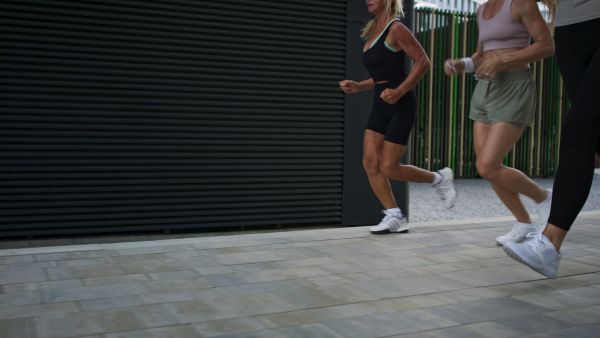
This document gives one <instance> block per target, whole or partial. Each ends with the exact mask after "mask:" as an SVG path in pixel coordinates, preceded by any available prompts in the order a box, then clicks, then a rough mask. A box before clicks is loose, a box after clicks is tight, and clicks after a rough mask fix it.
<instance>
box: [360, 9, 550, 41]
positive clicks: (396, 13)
mask: <svg viewBox="0 0 600 338" xmlns="http://www.w3.org/2000/svg"><path fill="white" fill-rule="evenodd" d="M383 1H384V2H385V12H386V13H388V14H389V15H390V16H391V17H394V18H397V19H401V18H403V17H404V10H403V8H402V0H383ZM542 1H556V0H542ZM367 3H368V1H367ZM555 8H556V7H555ZM375 27H377V18H374V19H372V20H371V21H369V22H367V25H366V26H365V28H363V32H362V34H361V35H360V37H361V38H363V39H365V40H367V39H369V37H371V35H373V32H374V31H375Z"/></svg>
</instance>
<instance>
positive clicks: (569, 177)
mask: <svg viewBox="0 0 600 338" xmlns="http://www.w3.org/2000/svg"><path fill="white" fill-rule="evenodd" d="M554 42H555V45H556V58H557V61H558V67H559V69H560V73H561V75H562V78H563V81H564V84H565V87H566V88H567V93H568V94H569V98H570V99H571V103H572V105H571V109H570V110H569V112H568V113H567V116H566V117H565V120H564V122H563V125H562V135H561V141H560V159H559V164H558V170H557V172H556V177H555V179H554V191H553V196H552V209H551V212H550V218H549V219H548V223H551V224H553V225H555V226H557V227H559V228H561V229H564V230H566V231H569V229H570V228H571V225H573V222H574V221H575V219H576V218H577V215H578V214H579V212H580V211H581V209H582V208H583V205H584V204H585V202H586V200H587V198H588V195H589V193H590V189H591V186H592V181H593V179H594V160H595V154H594V153H595V151H596V149H597V145H600V140H598V136H599V134H600V19H594V20H590V21H585V22H581V23H577V24H573V25H568V26H560V27H557V28H556V31H555V33H554Z"/></svg>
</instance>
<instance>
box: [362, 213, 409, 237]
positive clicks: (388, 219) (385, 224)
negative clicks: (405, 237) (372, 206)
mask: <svg viewBox="0 0 600 338" xmlns="http://www.w3.org/2000/svg"><path fill="white" fill-rule="evenodd" d="M382 212H383V213H384V214H385V217H383V219H382V220H381V222H379V224H377V225H376V226H374V227H371V229H370V230H371V233H372V234H374V235H383V234H389V233H392V232H401V233H404V232H408V229H409V228H408V225H406V217H402V218H398V217H396V216H394V215H392V214H391V213H389V212H387V211H385V210H383V211H382Z"/></svg>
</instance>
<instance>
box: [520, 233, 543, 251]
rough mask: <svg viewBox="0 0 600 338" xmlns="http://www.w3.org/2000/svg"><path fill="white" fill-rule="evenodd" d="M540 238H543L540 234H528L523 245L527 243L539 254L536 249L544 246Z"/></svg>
mask: <svg viewBox="0 0 600 338" xmlns="http://www.w3.org/2000/svg"><path fill="white" fill-rule="evenodd" d="M542 236H543V235H542V234H539V233H536V232H530V233H528V234H527V235H525V237H526V238H527V239H526V240H525V243H528V244H529V245H531V246H532V247H533V250H534V251H535V252H539V251H538V249H539V248H542V247H544V246H545V243H544V241H543V238H542ZM536 239H537V241H536Z"/></svg>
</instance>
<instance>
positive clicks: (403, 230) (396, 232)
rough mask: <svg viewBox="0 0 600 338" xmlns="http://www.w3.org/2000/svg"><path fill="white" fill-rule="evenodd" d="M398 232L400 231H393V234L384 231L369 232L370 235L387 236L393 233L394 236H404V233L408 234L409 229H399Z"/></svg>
mask: <svg viewBox="0 0 600 338" xmlns="http://www.w3.org/2000/svg"><path fill="white" fill-rule="evenodd" d="M398 230H400V231H394V232H392V231H389V230H387V229H386V230H381V231H371V233H372V234H373V235H387V234H392V233H394V234H405V233H407V232H408V230H409V229H408V228H406V229H402V228H400V229H398Z"/></svg>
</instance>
